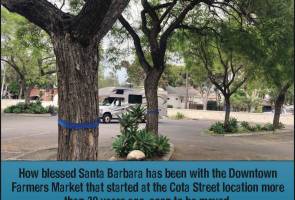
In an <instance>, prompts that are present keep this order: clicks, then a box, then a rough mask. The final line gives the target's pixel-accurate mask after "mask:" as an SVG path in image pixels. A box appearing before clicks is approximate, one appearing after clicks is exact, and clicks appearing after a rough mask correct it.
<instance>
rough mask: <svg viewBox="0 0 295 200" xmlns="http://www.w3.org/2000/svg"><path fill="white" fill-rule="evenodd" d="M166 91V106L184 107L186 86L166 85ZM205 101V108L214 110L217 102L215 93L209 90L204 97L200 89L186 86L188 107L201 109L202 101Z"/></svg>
mask: <svg viewBox="0 0 295 200" xmlns="http://www.w3.org/2000/svg"><path fill="white" fill-rule="evenodd" d="M166 91H167V93H168V99H167V105H168V108H179V109H184V108H185V100H186V93H187V92H186V91H187V90H186V87H184V86H180V87H172V86H167V87H166ZM205 102H206V103H207V106H206V107H207V108H208V109H209V110H216V107H217V102H216V94H215V93H214V92H212V91H210V92H209V95H208V98H207V99H206V98H205V96H204V98H203V97H202V93H201V91H199V90H197V89H195V88H193V87H188V108H189V109H198V110H202V109H203V105H204V103H205Z"/></svg>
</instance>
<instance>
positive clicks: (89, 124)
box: [58, 118, 100, 130]
mask: <svg viewBox="0 0 295 200" xmlns="http://www.w3.org/2000/svg"><path fill="white" fill-rule="evenodd" d="M99 123H100V118H97V119H96V120H95V121H94V122H83V123H73V122H69V121H67V120H63V119H58V125H60V126H61V127H63V128H66V129H76V130H77V129H87V128H97V127H98V126H99Z"/></svg>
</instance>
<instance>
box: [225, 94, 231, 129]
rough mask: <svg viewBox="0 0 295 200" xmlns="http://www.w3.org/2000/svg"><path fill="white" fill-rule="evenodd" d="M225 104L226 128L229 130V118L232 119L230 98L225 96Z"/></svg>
mask: <svg viewBox="0 0 295 200" xmlns="http://www.w3.org/2000/svg"><path fill="white" fill-rule="evenodd" d="M224 102H225V105H224V106H225V116H224V124H223V126H224V128H225V129H227V128H228V122H229V117H230V97H229V96H225V97H224Z"/></svg>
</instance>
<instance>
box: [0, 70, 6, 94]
mask: <svg viewBox="0 0 295 200" xmlns="http://www.w3.org/2000/svg"><path fill="white" fill-rule="evenodd" d="M5 73H6V67H5V65H3V78H2V85H1V99H2V98H3V92H4V85H5Z"/></svg>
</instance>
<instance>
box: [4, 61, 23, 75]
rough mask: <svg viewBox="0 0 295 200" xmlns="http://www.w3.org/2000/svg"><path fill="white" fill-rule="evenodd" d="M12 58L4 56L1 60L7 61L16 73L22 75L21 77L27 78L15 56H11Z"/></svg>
mask: <svg viewBox="0 0 295 200" xmlns="http://www.w3.org/2000/svg"><path fill="white" fill-rule="evenodd" d="M10 59H11V60H6V59H4V58H1V61H3V62H6V63H7V64H8V65H10V66H11V67H12V68H13V69H14V70H15V71H16V73H18V75H19V76H20V78H21V79H24V78H25V75H24V73H22V72H21V70H20V68H19V67H18V66H17V65H16V63H15V62H14V58H13V57H11V58H10Z"/></svg>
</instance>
